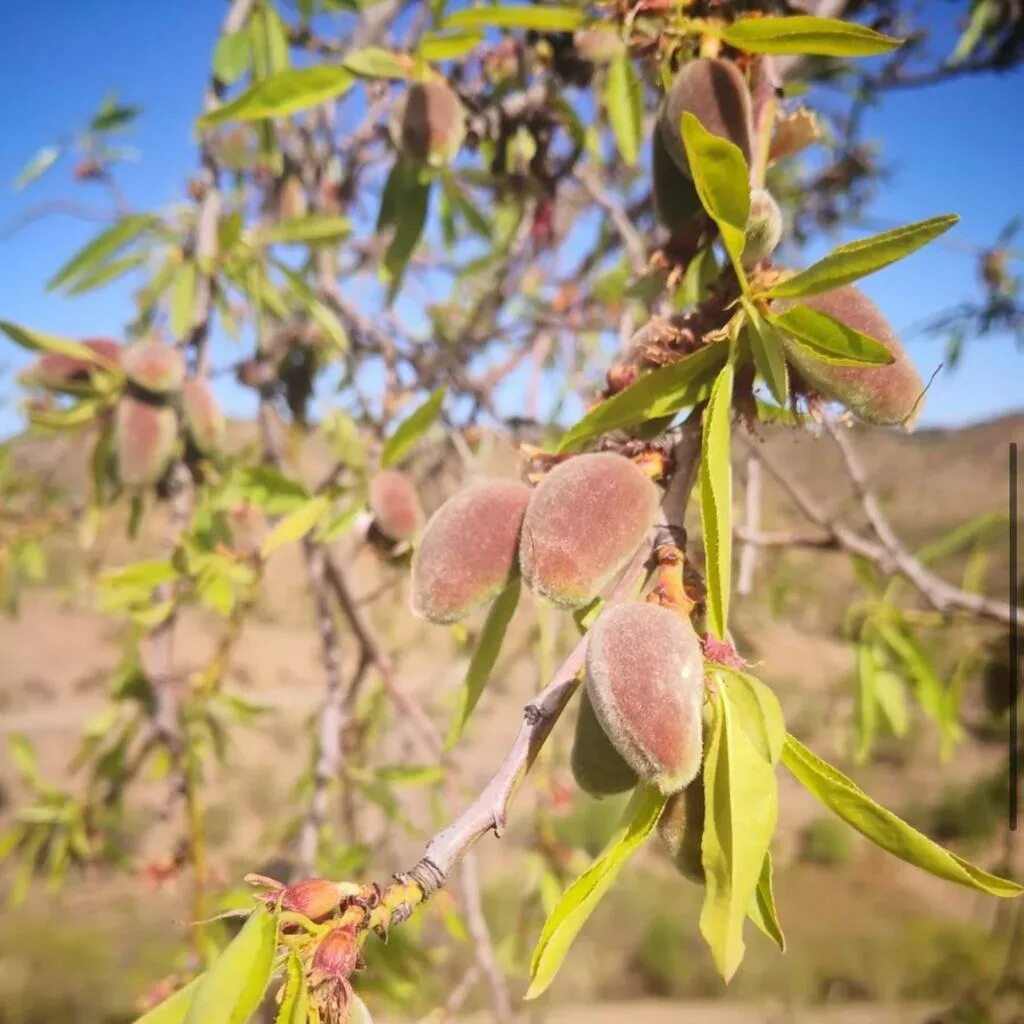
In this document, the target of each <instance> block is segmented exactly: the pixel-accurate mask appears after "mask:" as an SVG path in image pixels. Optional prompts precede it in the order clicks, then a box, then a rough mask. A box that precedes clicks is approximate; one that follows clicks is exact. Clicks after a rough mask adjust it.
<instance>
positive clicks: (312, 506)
mask: <svg viewBox="0 0 1024 1024" xmlns="http://www.w3.org/2000/svg"><path fill="white" fill-rule="evenodd" d="M330 504H331V499H330V498H328V497H327V495H325V494H321V495H318V496H317V497H315V498H310V499H309V501H307V502H306V503H305V504H304V505H300V506H299V507H298V508H297V509H295V511H294V512H290V513H289V514H288V515H286V516H285V517H284V519H282V520H281V521H280V522H279V523H278V524H277V525H276V526H275V527H274V528H273V530H271V531H270V533H268V534H267V536H266V537H265V538H264V541H263V546H262V547H261V548H260V557H261V558H267V557H268V556H269V555H270V554H271V552H273V551H276V550H277V549H278V548H279V547H282V546H283V545H285V544H291V543H292V542H293V541H296V540H299V539H300V538H301V537H305V536H306V534H307V533H309V531H310V530H312V529H313V527H314V526H316V524H317V523H318V522H319V521H320V520H321V519H322V518H323V516H324V515H325V514H326V513H327V509H328V508H329V507H330Z"/></svg>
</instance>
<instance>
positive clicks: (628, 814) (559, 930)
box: [525, 785, 666, 999]
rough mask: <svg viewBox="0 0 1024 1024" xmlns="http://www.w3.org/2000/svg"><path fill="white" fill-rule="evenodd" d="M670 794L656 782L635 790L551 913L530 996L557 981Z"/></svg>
mask: <svg viewBox="0 0 1024 1024" xmlns="http://www.w3.org/2000/svg"><path fill="white" fill-rule="evenodd" d="M665 800H666V797H665V795H664V794H663V793H660V792H659V791H658V790H657V789H655V788H654V787H653V786H646V785H640V786H638V787H637V788H636V789H635V790H634V791H633V796H632V797H631V798H630V801H629V804H628V805H627V806H626V809H625V811H623V814H622V820H621V821H620V822H619V826H618V828H617V829H616V831H615V835H614V836H612V839H611V841H610V842H609V843H608V845H607V846H606V847H605V849H604V851H603V852H602V853H601V854H600V856H599V857H598V858H597V859H596V860H595V861H594V863H593V864H591V865H590V867H589V868H587V870H586V871H584V872H583V874H582V875H580V877H579V878H577V879H576V881H575V882H573V883H572V885H570V886H569V888H568V889H566V890H565V892H564V893H563V894H562V898H561V899H560V900H559V901H558V905H557V906H556V907H555V909H554V910H553V911H552V912H551V914H550V915H549V916H548V919H547V921H546V922H545V924H544V929H543V931H542V932H541V935H540V939H538V941H537V947H536V949H534V951H533V960H532V962H531V964H530V988H529V990H528V991H527V993H526V996H525V998H526V999H536V998H537V996H539V995H541V993H543V992H544V991H546V990H547V988H548V986H549V985H550V984H551V982H552V981H554V979H555V975H556V974H557V973H558V970H559V968H560V967H561V966H562V961H563V960H565V956H566V954H567V953H568V952H569V948H570V947H571V946H572V944H573V941H574V940H575V938H576V936H577V935H578V934H579V932H580V929H581V928H582V927H583V926H584V924H586V922H587V919H588V918H589V917H590V915H591V914H592V913H593V912H594V909H595V908H596V907H597V905H598V903H600V902H601V899H602V897H603V896H604V895H605V893H606V892H608V890H609V889H610V888H611V886H612V883H613V882H614V881H615V879H616V878H617V877H618V875H619V871H621V870H622V866H623V865H624V864H625V863H626V861H627V860H628V859H629V858H630V857H631V856H632V855H633V854H634V853H635V852H636V851H637V850H638V849H639V848H640V845H641V844H642V843H643V841H644V840H645V839H646V838H647V837H648V836H649V835H650V834H651V832H652V831H653V829H654V826H655V825H656V824H657V823H658V818H660V817H661V812H662V809H663V808H664V806H665Z"/></svg>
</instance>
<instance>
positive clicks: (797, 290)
mask: <svg viewBox="0 0 1024 1024" xmlns="http://www.w3.org/2000/svg"><path fill="white" fill-rule="evenodd" d="M959 220H960V218H959V217H958V216H957V215H956V214H955V213H947V214H945V215H944V216H942V217H932V218H931V219H929V220H921V221H917V222H916V223H914V224H906V225H904V226H903V227H901V228H893V229H892V230H891V231H883V232H882V233H881V234H879V235H871V236H870V237H869V238H861V239H858V240H857V241H856V242H847V243H846V245H841V246H839V247H838V248H837V249H833V250H832V251H831V252H830V253H829V254H828V255H827V256H825V257H823V258H822V259H820V260H818V262H817V263H814V264H812V265H811V266H809V267H808V268H807V269H806V270H802V271H800V273H799V274H794V275H793V277H788V278H785V279H784V280H782V281H778V282H776V283H775V284H773V285H772V287H771V288H769V289H768V292H767V294H768V295H769V296H771V297H772V298H773V299H795V298H801V297H802V296H805V295H819V294H820V293H821V292H827V291H830V290H831V289H833V288H838V287H839V286H840V285H844V284H849V283H850V282H851V281H856V280H858V279H859V278H862V277H867V276H868V274H873V273H874V272H875V271H876V270H881V269H882V268H883V267H887V266H889V264H890V263H895V262H896V261H897V260H901V259H903V258H904V257H905V256H909V255H910V254H911V253H912V252H916V251H917V250H918V249H920V248H921V246H923V245H927V244H928V242H930V241H932V239H934V238H938V237H939V235H942V234H945V233H946V232H947V231H948V230H949V229H950V228H951V227H952V226H953V225H954V224H956V223H957V222H958V221H959Z"/></svg>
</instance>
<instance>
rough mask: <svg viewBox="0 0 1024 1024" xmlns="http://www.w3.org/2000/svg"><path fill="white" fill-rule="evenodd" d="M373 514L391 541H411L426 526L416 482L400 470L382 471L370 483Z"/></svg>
mask: <svg viewBox="0 0 1024 1024" xmlns="http://www.w3.org/2000/svg"><path fill="white" fill-rule="evenodd" d="M370 511H371V512H372V513H373V522H374V525H375V526H376V527H377V529H378V530H379V531H380V532H381V533H382V534H383V535H384V536H385V537H387V538H388V539H389V540H393V541H403V540H410V539H411V538H412V537H413V535H414V534H415V533H416V531H417V530H418V529H419V528H420V525H421V524H422V523H423V508H422V507H421V505H420V499H419V495H417V493H416V488H415V487H413V485H412V481H411V480H410V479H409V478H408V477H407V476H406V475H405V474H404V473H403V472H401V471H400V470H397V469H384V470H381V472H379V473H378V474H377V475H376V476H375V477H374V478H373V480H371V481H370Z"/></svg>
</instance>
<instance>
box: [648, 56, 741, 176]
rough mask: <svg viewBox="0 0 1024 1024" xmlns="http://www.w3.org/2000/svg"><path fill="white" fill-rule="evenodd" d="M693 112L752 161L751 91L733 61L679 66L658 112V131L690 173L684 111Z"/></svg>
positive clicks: (699, 61)
mask: <svg viewBox="0 0 1024 1024" xmlns="http://www.w3.org/2000/svg"><path fill="white" fill-rule="evenodd" d="M687 113H688V114H693V116H694V117H696V118H697V120H698V121H700V123H701V124H702V125H703V126H704V128H705V129H706V130H707V131H709V132H711V134H712V135H717V136H718V137H719V138H722V139H728V140H729V142H731V143H733V144H734V145H736V146H739V148H740V152H741V153H742V154H743V158H744V159H745V160H746V161H747V163H748V164H749V163H750V154H751V138H752V136H753V128H752V123H751V113H750V90H749V89H748V88H747V83H746V81H745V80H744V78H743V75H742V73H741V72H740V70H739V68H738V67H736V65H735V64H734V63H733V62H732V61H728V60H720V59H718V58H714V59H711V58H706V57H701V58H699V59H697V60H691V61H689V63H687V64H684V65H683V66H682V68H680V69H679V74H677V75H676V77H675V81H673V83H672V85H671V87H670V88H669V91H668V93H667V94H666V95H665V100H664V102H663V103H662V105H661V110H660V111H659V114H658V131H659V132H661V137H662V139H663V140H664V143H665V148H666V149H667V150H668V152H669V155H670V156H671V157H672V159H673V160H674V161H675V163H676V166H677V167H678V168H679V169H680V170H681V171H683V172H684V173H685V174H687V175H689V174H690V165H689V161H688V160H687V158H686V148H685V147H684V146H683V135H682V128H681V127H680V126H681V124H682V120H683V114H687Z"/></svg>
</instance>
